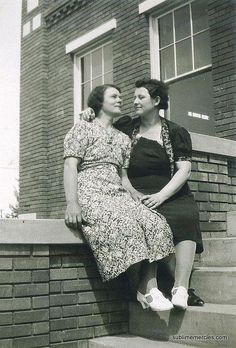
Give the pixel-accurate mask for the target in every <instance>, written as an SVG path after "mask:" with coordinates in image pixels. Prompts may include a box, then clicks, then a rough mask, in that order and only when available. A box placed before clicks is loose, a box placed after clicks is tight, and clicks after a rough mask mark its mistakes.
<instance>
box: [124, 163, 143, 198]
mask: <svg viewBox="0 0 236 348" xmlns="http://www.w3.org/2000/svg"><path fill="white" fill-rule="evenodd" d="M121 179H122V186H123V187H124V188H125V189H126V190H127V191H128V192H129V193H130V194H131V196H132V198H133V199H134V200H135V201H140V199H141V197H143V194H142V193H141V192H139V191H137V190H136V189H135V188H134V187H133V186H132V185H131V182H130V180H129V178H128V176H127V169H125V168H122V172H121Z"/></svg>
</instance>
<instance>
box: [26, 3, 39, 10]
mask: <svg viewBox="0 0 236 348" xmlns="http://www.w3.org/2000/svg"><path fill="white" fill-rule="evenodd" d="M38 5H39V1H38V0H27V12H30V11H32V10H33V9H35V8H36V7H38Z"/></svg>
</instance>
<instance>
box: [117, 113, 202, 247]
mask: <svg viewBox="0 0 236 348" xmlns="http://www.w3.org/2000/svg"><path fill="white" fill-rule="evenodd" d="M166 122H167V125H168V130H169V136H170V140H171V144H172V148H173V153H174V161H175V162H178V161H183V160H187V161H189V160H190V161H191V157H192V144H191V138H190V134H189V133H188V131H187V130H186V129H185V128H183V127H180V126H179V125H177V124H175V123H174V122H171V121H168V120H166ZM137 123H140V118H139V117H137V118H133V119H132V118H130V117H128V116H126V117H123V118H121V119H119V120H118V121H117V122H116V123H115V124H114V126H115V127H116V128H117V129H119V130H121V131H123V132H124V133H126V134H127V135H129V136H130V137H132V134H133V130H134V128H135V127H137ZM128 176H129V179H130V181H131V183H132V185H133V186H134V187H135V188H136V189H137V190H138V191H140V192H142V193H144V194H153V193H156V192H158V191H160V190H161V189H162V188H163V187H164V186H165V185H166V184H168V182H169V181H170V179H171V168H170V161H169V157H168V155H167V152H166V150H165V148H164V146H162V145H161V144H159V143H158V142H157V141H154V140H150V139H147V138H144V137H140V138H139V139H138V140H137V141H136V142H135V144H134V146H133V149H132V152H131V158H130V166H129V169H128ZM157 211H158V212H160V213H161V214H162V215H164V216H165V218H166V220H167V222H168V223H169V225H170V227H171V230H172V232H173V236H174V243H175V245H176V244H178V243H179V242H181V241H184V240H192V241H195V242H196V245H197V250H196V251H197V253H201V252H202V251H203V244H202V237H201V231H200V226H199V209H198V206H197V204H196V202H195V200H194V197H193V194H192V193H191V191H190V189H189V186H188V184H187V183H185V184H184V186H183V187H182V188H181V189H180V190H179V191H178V192H177V193H176V194H174V195H173V196H172V197H171V198H169V199H168V200H167V201H165V202H164V203H163V204H162V205H161V206H159V207H158V208H157Z"/></svg>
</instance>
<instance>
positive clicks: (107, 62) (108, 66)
mask: <svg viewBox="0 0 236 348" xmlns="http://www.w3.org/2000/svg"><path fill="white" fill-rule="evenodd" d="M103 54H104V72H107V71H111V70H112V45H111V44H110V45H106V46H105V47H104V51H103Z"/></svg>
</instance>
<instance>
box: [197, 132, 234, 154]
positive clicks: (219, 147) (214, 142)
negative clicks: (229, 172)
mask: <svg viewBox="0 0 236 348" xmlns="http://www.w3.org/2000/svg"><path fill="white" fill-rule="evenodd" d="M190 134H191V139H192V144H193V150H194V151H199V152H205V153H210V154H215V155H221V156H227V157H236V141H234V140H229V139H224V138H218V137H213V136H210V135H204V134H198V133H193V132H190Z"/></svg>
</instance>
